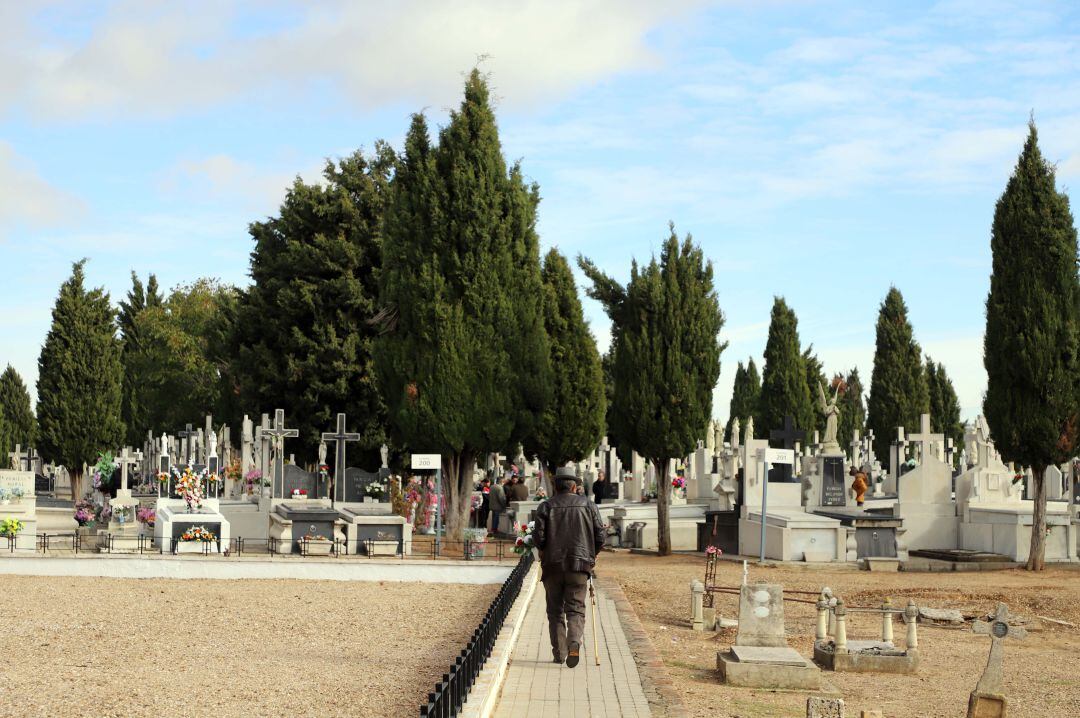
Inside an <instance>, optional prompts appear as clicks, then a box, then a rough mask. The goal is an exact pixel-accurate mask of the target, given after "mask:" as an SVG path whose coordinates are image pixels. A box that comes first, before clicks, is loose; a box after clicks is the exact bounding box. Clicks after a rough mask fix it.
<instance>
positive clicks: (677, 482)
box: [671, 476, 686, 489]
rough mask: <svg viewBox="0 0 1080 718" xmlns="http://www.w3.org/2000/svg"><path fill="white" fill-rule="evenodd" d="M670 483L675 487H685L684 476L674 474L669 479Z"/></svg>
mask: <svg viewBox="0 0 1080 718" xmlns="http://www.w3.org/2000/svg"><path fill="white" fill-rule="evenodd" d="M671 485H672V486H673V487H674V488H676V489H685V488H686V478H685V477H683V476H676V477H675V478H673V479H672V480H671Z"/></svg>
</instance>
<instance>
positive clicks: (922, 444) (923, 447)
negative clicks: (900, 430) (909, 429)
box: [908, 414, 945, 462]
mask: <svg viewBox="0 0 1080 718" xmlns="http://www.w3.org/2000/svg"><path fill="white" fill-rule="evenodd" d="M908 439H910V440H911V441H914V442H916V443H917V444H918V445H919V461H920V462H925V461H926V460H927V459H929V458H930V456H931V454H932V452H933V447H934V444H935V443H938V442H943V441H945V435H944V434H931V433H930V415H929V414H922V415H920V416H919V433H918V434H909V435H908Z"/></svg>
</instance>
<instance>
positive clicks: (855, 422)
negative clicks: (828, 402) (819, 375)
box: [833, 367, 866, 449]
mask: <svg viewBox="0 0 1080 718" xmlns="http://www.w3.org/2000/svg"><path fill="white" fill-rule="evenodd" d="M837 379H841V380H842V381H843V383H844V384H845V385H846V387H847V388H846V389H844V391H843V393H842V394H841V395H840V401H839V403H838V405H839V407H840V418H839V420H838V421H837V425H836V436H837V440H838V441H839V442H840V446H841V448H845V449H846V448H847V447H848V446H849V444H848V442H850V441H851V439H852V437H853V436H854V435H855V430H856V429H858V430H859V433H860V434H862V433H864V432H865V431H866V408H865V406H864V405H863V386H862V379H860V378H859V368H858V367H853V368H852V369H851V371H849V372H848V374H847V376H846V377H841V376H840V375H839V374H837V375H836V379H834V380H833V384H834V386H835V382H836V380H837Z"/></svg>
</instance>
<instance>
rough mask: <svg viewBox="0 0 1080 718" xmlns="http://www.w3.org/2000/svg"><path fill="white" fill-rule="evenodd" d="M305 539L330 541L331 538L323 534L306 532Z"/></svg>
mask: <svg viewBox="0 0 1080 718" xmlns="http://www.w3.org/2000/svg"><path fill="white" fill-rule="evenodd" d="M303 540H304V541H329V540H330V539H328V538H326V537H325V536H323V535H322V534H304V538H303Z"/></svg>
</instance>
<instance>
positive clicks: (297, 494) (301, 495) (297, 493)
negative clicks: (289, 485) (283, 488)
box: [292, 489, 307, 499]
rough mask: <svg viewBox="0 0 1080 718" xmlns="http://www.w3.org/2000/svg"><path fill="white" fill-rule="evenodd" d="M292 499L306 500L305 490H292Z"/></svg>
mask: <svg viewBox="0 0 1080 718" xmlns="http://www.w3.org/2000/svg"><path fill="white" fill-rule="evenodd" d="M292 497H293V498H294V499H306V498H307V489H293V492H292Z"/></svg>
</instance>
